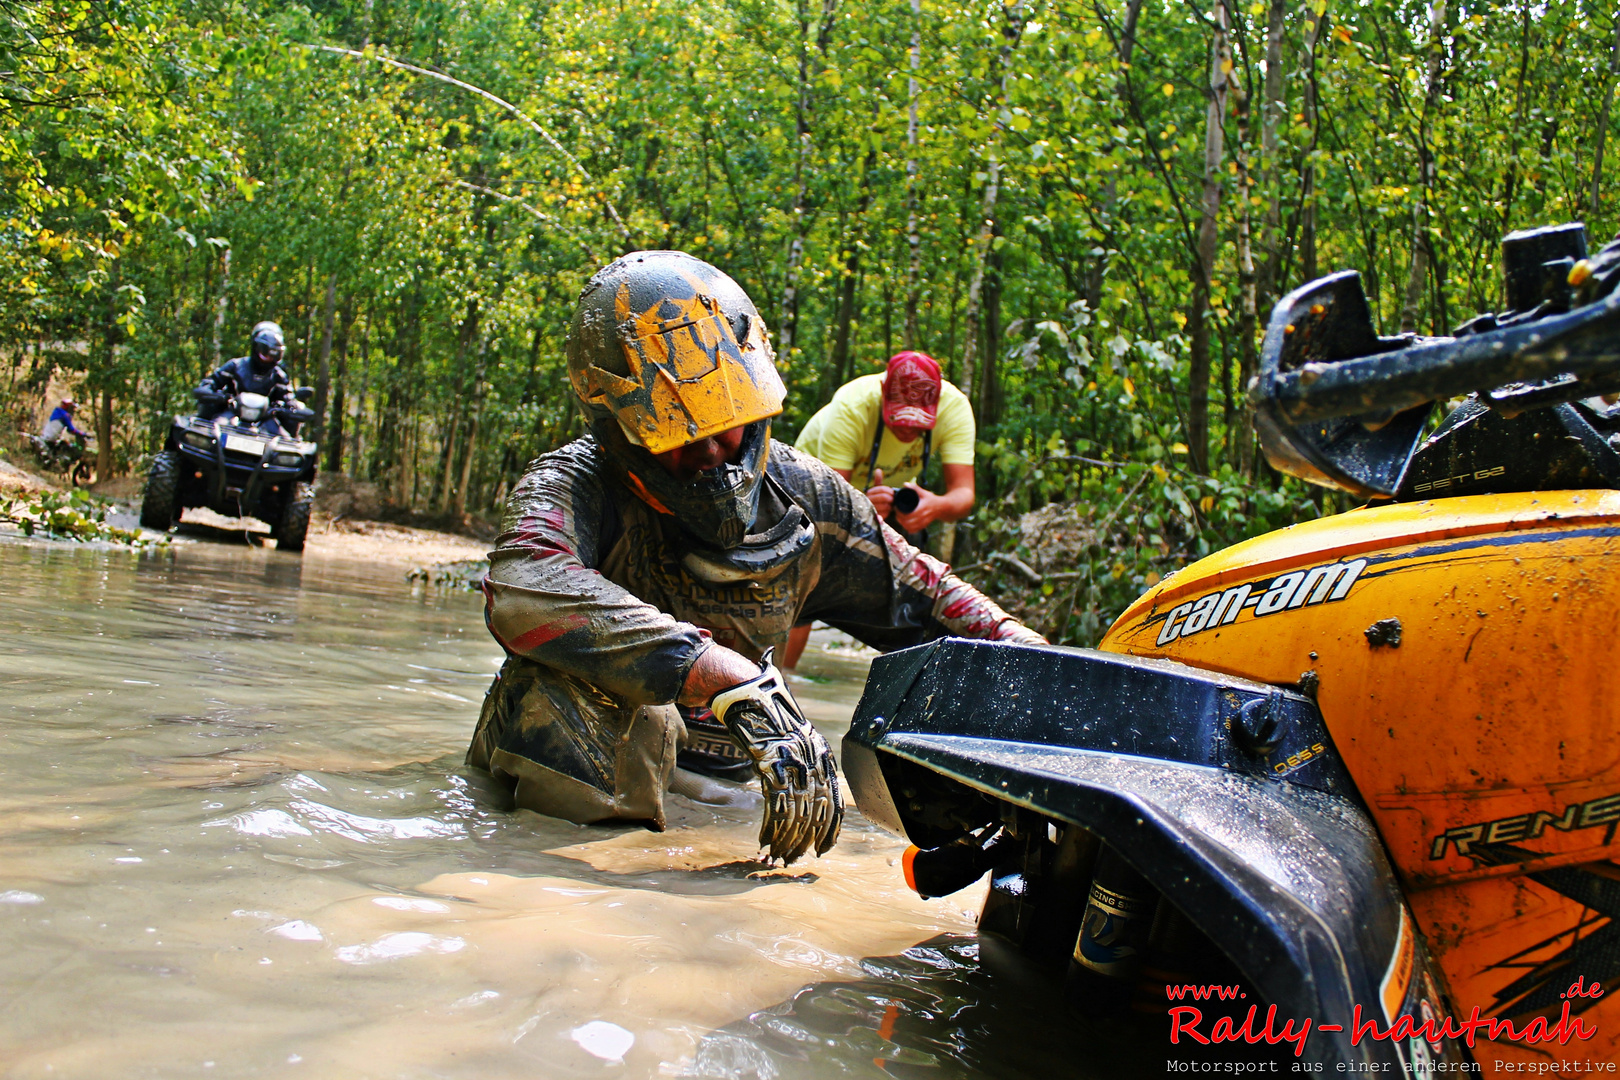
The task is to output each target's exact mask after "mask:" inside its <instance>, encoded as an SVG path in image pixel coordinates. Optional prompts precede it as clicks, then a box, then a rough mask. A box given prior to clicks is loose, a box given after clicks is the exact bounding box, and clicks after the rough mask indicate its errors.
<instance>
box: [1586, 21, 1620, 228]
mask: <svg viewBox="0 0 1620 1080" xmlns="http://www.w3.org/2000/svg"><path fill="white" fill-rule="evenodd" d="M1617 78H1620V15H1616V16H1615V20H1614V51H1613V52H1611V53H1610V54H1609V79H1608V83H1609V85H1608V87H1607V88H1606V89H1605V90H1604V91H1603V108H1602V109H1601V110H1599V112H1598V128H1597V145H1596V146H1595V147H1593V149H1592V201H1591V212H1592V215H1593V216H1594V217H1596V216H1597V212H1598V191H1599V189H1600V188H1601V186H1602V183H1603V143H1604V140H1605V139H1606V138H1607V137H1608V134H1609V110H1610V109H1611V108H1613V107H1614V84H1615V80H1616V79H1617Z"/></svg>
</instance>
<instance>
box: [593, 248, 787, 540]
mask: <svg viewBox="0 0 1620 1080" xmlns="http://www.w3.org/2000/svg"><path fill="white" fill-rule="evenodd" d="M567 354H568V377H569V381H570V383H571V385H572V386H573V389H574V394H575V396H576V397H577V398H578V399H579V404H580V408H581V409H582V411H583V412H584V414H585V417H586V420H587V421H588V422H589V424H590V427H591V433H592V434H593V435H594V436H595V437H596V439H597V441H598V442H599V443H601V444H602V447H603V449H604V450H606V451H607V453H608V456H609V458H610V460H611V461H612V463H613V464H614V465H615V467H616V468H617V469H618V470H619V471H620V472H621V474H622V478H623V479H624V481H625V483H626V484H627V485H628V486H629V487H630V489H631V490H632V491H634V492H636V494H637V495H638V496H640V497H641V498H642V499H643V500H644V501H646V502H647V503H648V505H650V506H652V507H653V508H654V509H656V510H658V511H660V512H661V513H667V514H670V515H671V516H673V517H675V518H676V519H677V520H678V521H679V522H680V523H681V525H682V526H683V527H685V528H686V529H687V530H688V531H689V532H691V533H692V534H693V535H695V536H697V537H698V538H700V539H703V540H706V541H708V542H710V543H719V544H720V546H722V547H735V546H736V545H737V544H739V543H741V542H742V540H743V537H744V535H745V534H746V532H747V530H748V528H749V527H750V526H751V525H752V524H753V519H754V511H755V508H756V507H757V505H758V502H759V484H760V481H761V480H762V478H763V477H764V472H765V462H766V459H767V457H768V454H769V447H770V418H771V417H773V416H776V415H777V414H779V413H780V412H781V411H782V400H783V398H784V397H785V396H786V390H785V388H784V387H783V385H782V379H781V376H780V375H778V374H777V371H776V364H775V359H774V356H773V354H772V352H771V346H770V338H769V335H768V334H767V332H766V329H765V323H764V320H762V319H761V318H760V317H759V312H758V310H757V309H756V308H755V307H754V304H753V301H751V300H749V299H748V294H747V293H745V292H743V290H742V288H741V286H739V285H738V284H737V283H736V282H735V281H733V280H732V279H731V278H730V277H728V276H727V275H726V274H724V273H722V272H721V271H720V270H718V269H716V268H715V267H713V266H711V265H709V264H708V263H706V262H704V261H703V260H701V259H696V258H693V257H692V256H691V255H688V254H686V253H684V252H680V251H638V252H632V253H631V254H629V255H626V256H624V257H623V258H620V259H618V260H616V261H614V262H613V263H612V264H611V265H609V266H606V267H604V268H603V269H601V270H599V271H597V273H596V274H595V276H593V277H592V278H591V280H590V281H589V282H588V283H587V284H586V286H585V289H584V291H583V292H581V294H580V298H579V304H578V306H577V307H576V308H575V311H574V320H573V324H572V325H571V327H570V328H569V334H568V342H567ZM739 427H740V428H744V437H743V444H742V449H741V451H740V453H739V455H738V458H737V460H736V461H733V462H728V463H726V464H725V465H723V466H721V467H719V468H716V469H712V470H710V471H708V472H705V473H702V474H701V475H699V476H698V477H696V478H695V479H692V480H687V481H679V480H676V479H675V478H674V477H672V476H670V475H669V474H668V473H667V472H665V470H664V469H663V468H662V467H661V466H660V465H659V464H658V463H657V462H656V461H654V460H653V455H656V454H662V453H665V452H667V451H669V450H674V449H676V448H677V447H681V446H686V445H687V444H689V443H694V442H697V441H698V440H700V439H706V438H709V437H710V436H714V435H718V434H720V433H721V432H724V431H729V430H731V429H733V428H739Z"/></svg>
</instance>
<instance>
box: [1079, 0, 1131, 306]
mask: <svg viewBox="0 0 1620 1080" xmlns="http://www.w3.org/2000/svg"><path fill="white" fill-rule="evenodd" d="M1141 15H1142V0H1130V2H1129V3H1128V4H1126V5H1125V25H1124V26H1123V27H1121V29H1120V34H1119V38H1118V39H1117V40H1116V41H1115V42H1114V54H1115V55H1116V56H1118V57H1119V67H1120V75H1119V78H1118V79H1116V80H1115V81H1114V95H1115V96H1116V97H1117V98H1118V99H1119V100H1120V102H1122V103H1124V102H1128V101H1129V99H1130V92H1131V91H1130V82H1129V80H1128V75H1127V73H1128V72H1129V71H1130V69H1131V56H1132V54H1133V53H1135V51H1136V24H1137V21H1138V20H1139V19H1140V18H1141ZM1127 112H1129V107H1128V106H1127V107H1126V109H1124V110H1122V111H1121V112H1120V114H1119V115H1117V116H1116V117H1115V118H1114V128H1115V130H1116V131H1124V130H1125V129H1126V127H1127V126H1128V124H1129V121H1128V119H1127V117H1126V113H1127ZM1123 146H1124V142H1123V140H1121V139H1119V138H1118V137H1116V138H1115V139H1114V147H1115V149H1116V150H1119V149H1122V148H1123ZM1101 203H1102V220H1103V224H1104V225H1105V226H1106V227H1107V228H1109V229H1112V228H1113V227H1114V214H1115V212H1116V211H1117V209H1118V207H1119V180H1118V178H1117V176H1116V174H1115V173H1114V172H1112V171H1110V172H1109V174H1108V181H1107V182H1106V183H1105V184H1103V191H1102V199H1101ZM1107 276H1108V254H1107V252H1106V251H1104V253H1103V254H1101V255H1099V256H1097V257H1096V259H1095V260H1094V261H1093V262H1092V264H1091V272H1090V274H1089V276H1088V278H1087V280H1086V296H1085V299H1086V305H1087V306H1088V307H1089V308H1090V309H1091V310H1092V311H1093V312H1095V311H1096V310H1097V309H1098V308H1100V307H1101V306H1102V287H1103V279H1104V278H1106V277H1107Z"/></svg>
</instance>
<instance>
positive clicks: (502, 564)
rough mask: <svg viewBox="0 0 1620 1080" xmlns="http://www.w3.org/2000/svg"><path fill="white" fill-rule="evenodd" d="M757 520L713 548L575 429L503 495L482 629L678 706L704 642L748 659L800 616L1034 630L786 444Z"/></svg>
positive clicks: (890, 625)
mask: <svg viewBox="0 0 1620 1080" xmlns="http://www.w3.org/2000/svg"><path fill="white" fill-rule="evenodd" d="M767 522H768V523H771V524H769V525H768V526H764V525H761V524H758V523H767ZM755 527H756V529H758V530H759V531H758V532H756V533H755V534H752V535H750V536H749V537H748V538H747V539H746V540H745V542H744V545H743V547H742V548H740V549H735V550H732V551H721V550H719V549H718V548H716V549H709V548H707V547H706V546H705V545H703V544H701V543H700V542H698V541H696V540H694V539H693V538H692V537H690V536H689V535H688V534H686V533H685V532H684V531H683V530H682V529H681V528H680V526H679V525H678V524H677V523H676V522H675V520H674V519H673V518H671V517H669V516H668V515H666V514H660V513H658V512H657V511H655V510H653V509H652V508H651V507H650V506H648V505H647V504H646V503H644V502H642V501H641V500H640V499H638V498H637V497H636V496H635V495H634V494H632V493H631V492H630V490H629V489H628V488H626V487H625V486H624V485H623V484H621V483H619V482H618V481H617V480H615V479H614V478H613V476H612V474H611V473H610V472H609V470H608V467H607V462H606V460H605V455H604V454H603V452H602V450H601V448H600V447H599V446H598V445H597V444H596V442H595V441H594V440H593V439H591V438H590V437H589V436H587V437H585V438H582V439H578V440H576V441H575V442H572V443H569V444H568V445H567V446H564V447H562V448H561V449H559V450H557V451H555V452H553V453H550V454H547V455H545V456H544V457H541V458H539V459H537V460H536V461H534V462H533V463H532V464H531V465H530V466H529V468H528V471H527V472H525V473H524V475H523V479H522V480H520V481H519V482H518V486H517V488H516V489H515V490H514V491H513V493H512V496H511V498H510V499H509V500H508V502H507V507H506V518H505V522H504V525H503V531H502V533H501V536H500V537H499V539H498V540H497V541H496V544H497V547H496V549H495V550H494V551H493V552H491V553H490V570H489V575H488V577H487V578H485V580H484V592H485V598H486V607H485V617H486V620H487V622H488V624H489V628H490V632H491V633H492V634H494V636H495V639H496V640H497V641H499V642H500V643H501V645H502V647H503V648H505V649H506V650H507V651H508V652H509V653H511V654H513V655H515V656H521V657H525V658H527V659H530V660H533V661H535V662H536V663H540V664H544V665H546V666H548V667H551V668H555V669H557V670H560V671H565V672H568V673H569V674H572V675H575V676H578V677H579V678H582V679H585V680H587V681H589V682H591V683H593V684H594V685H596V686H598V687H600V688H602V689H603V690H606V691H608V692H609V693H611V694H613V695H614V696H616V697H617V698H619V699H620V700H622V701H623V702H625V703H626V704H634V705H641V704H663V703H667V702H671V701H674V700H675V698H676V696H677V695H678V694H679V693H680V689H681V687H682V686H683V685H684V683H685V681H686V677H687V673H688V672H689V671H690V669H691V667H692V663H693V661H695V660H696V659H697V657H698V655H699V654H700V653H702V652H703V650H704V649H706V648H708V647H709V644H710V641H711V640H712V641H718V642H720V643H721V644H723V645H726V646H729V647H730V648H733V649H735V650H737V651H738V652H740V653H742V654H743V655H745V656H748V657H751V658H756V659H757V658H758V657H759V656H760V655H761V654H762V653H763V652H764V650H765V649H767V648H770V647H773V646H776V647H780V646H781V645H783V644H785V643H786V641H787V636H788V631H789V630H791V629H792V627H793V625H794V623H796V622H802V621H805V620H809V619H821V620H822V621H823V622H827V623H831V624H832V625H833V626H836V627H838V628H839V629H841V630H844V631H846V632H847V633H849V634H850V635H851V636H853V637H855V638H857V639H859V640H861V641H863V642H865V643H867V644H868V645H872V646H873V647H875V648H878V649H885V650H887V649H895V648H901V647H903V646H906V645H914V644H918V643H921V642H923V641H928V640H931V639H932V638H936V637H941V636H944V635H946V634H955V635H959V636H962V637H973V638H1005V639H1011V640H1022V641H1039V640H1041V639H1040V638H1039V637H1038V636H1037V635H1035V634H1034V633H1033V632H1032V631H1030V630H1028V629H1027V628H1025V627H1024V626H1022V625H1021V624H1019V623H1018V622H1017V621H1016V620H1014V619H1013V618H1012V617H1011V616H1009V615H1008V614H1007V613H1006V612H1004V611H1002V610H1001V608H999V607H997V606H996V605H995V603H993V602H992V601H991V600H990V599H989V598H987V597H986V596H984V595H983V594H982V593H980V592H978V591H977V590H976V589H974V588H972V587H971V586H969V585H967V584H966V583H964V582H963V581H961V580H960V579H959V578H957V577H956V576H954V575H953V574H951V573H950V572H949V568H947V567H946V566H945V565H944V564H942V563H940V562H939V561H938V560H936V559H934V558H932V557H931V556H929V555H926V554H923V553H922V552H920V551H918V550H917V549H916V548H914V547H912V546H911V545H909V544H907V543H906V542H905V541H904V540H903V539H901V538H900V536H899V535H897V534H896V533H895V532H894V531H893V530H892V529H890V528H889V527H888V526H886V525H883V524H882V523H881V522H879V521H878V519H877V516H876V515H875V514H874V513H873V510H872V504H871V503H870V502H868V501H867V500H866V498H865V497H864V496H862V495H861V494H860V493H859V492H857V491H856V490H855V489H854V488H853V487H851V486H850V485H849V484H848V483H847V482H845V481H844V480H843V478H841V477H840V476H838V474H837V473H834V472H833V471H832V470H831V469H830V468H828V467H827V466H825V465H823V464H822V463H821V462H819V461H817V460H815V459H814V458H812V457H810V456H809V455H807V454H804V453H801V452H799V451H797V450H795V449H793V448H792V447H791V446H788V445H787V444H785V443H780V442H772V444H771V449H770V461H769V465H768V467H767V471H766V477H765V481H764V490H763V492H762V494H761V498H760V508H759V515H758V517H757V519H756V526H755Z"/></svg>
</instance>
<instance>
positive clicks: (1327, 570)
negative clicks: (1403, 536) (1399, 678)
mask: <svg viewBox="0 0 1620 1080" xmlns="http://www.w3.org/2000/svg"><path fill="white" fill-rule="evenodd" d="M1366 568H1367V560H1366V559H1352V560H1350V561H1349V562H1337V563H1330V564H1328V565H1327V566H1313V567H1311V568H1310V569H1308V570H1290V571H1289V572H1288V573H1286V574H1282V575H1280V576H1278V577H1275V578H1272V579H1271V581H1270V582H1269V583H1267V584H1265V585H1255V584H1246V585H1234V586H1232V587H1231V588H1230V589H1226V590H1223V591H1220V592H1212V593H1207V594H1206V595H1204V596H1200V597H1199V598H1198V599H1197V600H1189V601H1187V602H1186V603H1185V604H1178V605H1176V606H1175V607H1174V608H1171V609H1170V614H1169V615H1167V616H1165V620H1164V626H1163V627H1161V628H1160V629H1159V644H1160V645H1168V644H1170V642H1172V641H1174V640H1176V638H1178V637H1183V638H1184V637H1190V636H1191V635H1193V634H1197V633H1200V632H1201V631H1204V630H1209V629H1212V628H1213V627H1217V626H1229V625H1231V624H1232V623H1234V622H1236V621H1237V617H1238V616H1239V615H1241V614H1243V613H1244V612H1245V611H1252V613H1253V615H1254V617H1255V618H1257V619H1260V618H1264V617H1265V616H1267V615H1275V614H1277V613H1279V612H1283V611H1292V610H1294V609H1295V608H1301V607H1305V606H1306V605H1307V604H1323V603H1328V602H1330V601H1333V600H1343V599H1344V598H1345V597H1346V596H1348V595H1350V587H1351V586H1352V585H1354V584H1355V583H1356V579H1357V578H1358V577H1360V576H1361V572H1362V571H1363V570H1365V569H1366Z"/></svg>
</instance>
